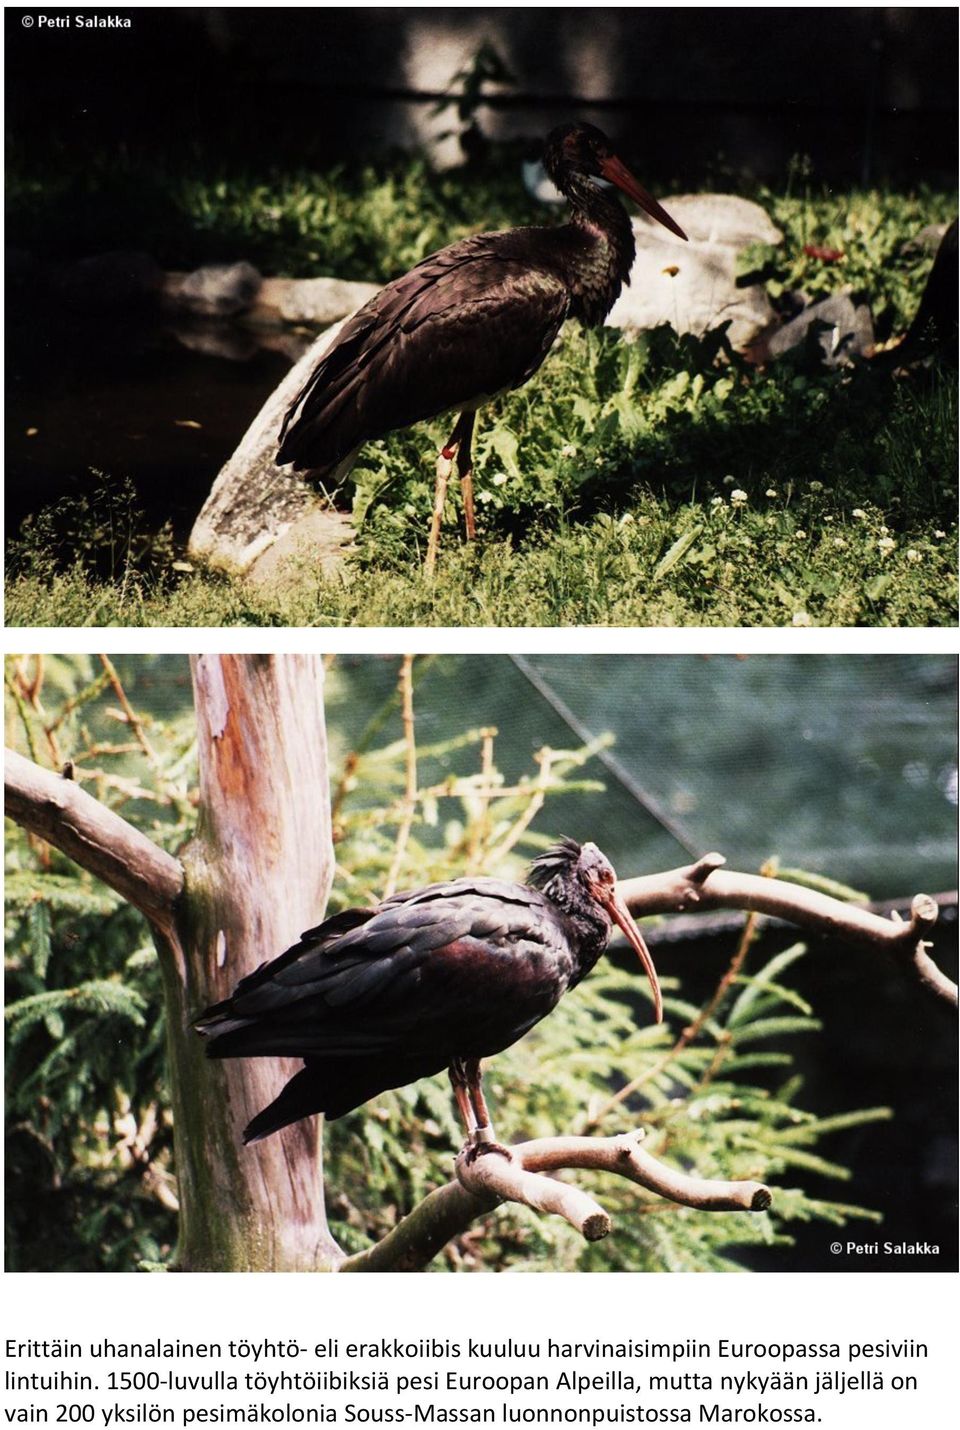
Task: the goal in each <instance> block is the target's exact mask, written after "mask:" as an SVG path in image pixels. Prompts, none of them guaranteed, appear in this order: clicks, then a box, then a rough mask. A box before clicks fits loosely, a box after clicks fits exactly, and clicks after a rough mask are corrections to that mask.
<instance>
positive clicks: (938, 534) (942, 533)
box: [933, 531, 947, 541]
mask: <svg viewBox="0 0 960 1430" xmlns="http://www.w3.org/2000/svg"><path fill="white" fill-rule="evenodd" d="M933 534H934V536H935V537H936V538H937V540H938V541H942V540H943V538H944V537H945V536H946V534H947V533H946V532H945V531H935V532H934V533H933Z"/></svg>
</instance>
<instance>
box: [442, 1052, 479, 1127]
mask: <svg viewBox="0 0 960 1430" xmlns="http://www.w3.org/2000/svg"><path fill="white" fill-rule="evenodd" d="M448 1074H449V1077H450V1086H451V1087H452V1088H453V1095H454V1097H455V1098H456V1100H457V1110H458V1112H459V1113H460V1120H461V1122H462V1123H463V1125H464V1127H465V1128H466V1133H467V1138H468V1140H469V1139H470V1138H472V1137H473V1136H474V1135H475V1134H476V1131H477V1119H476V1116H475V1114H474V1110H473V1107H472V1105H471V1101H470V1094H469V1092H468V1091H467V1073H466V1067H465V1065H464V1063H463V1062H462V1060H461V1059H460V1058H454V1060H453V1062H452V1063H451V1064H450V1067H449V1068H448Z"/></svg>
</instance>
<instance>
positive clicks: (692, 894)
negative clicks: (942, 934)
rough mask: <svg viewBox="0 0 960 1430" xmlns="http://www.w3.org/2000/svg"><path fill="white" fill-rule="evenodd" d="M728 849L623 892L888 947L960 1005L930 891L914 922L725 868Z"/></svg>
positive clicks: (671, 909) (667, 906) (646, 909)
mask: <svg viewBox="0 0 960 1430" xmlns="http://www.w3.org/2000/svg"><path fill="white" fill-rule="evenodd" d="M723 863H724V859H723V855H722V854H705V855H704V856H703V858H702V859H699V860H698V861H697V862H696V863H695V864H690V865H687V866H685V867H683V868H680V869H668V870H666V871H665V872H664V873H661V874H644V875H642V876H641V877H640V878H637V879H623V880H621V882H620V892H621V894H622V895H623V897H624V899H625V901H626V903H627V907H628V908H629V909H630V911H631V913H633V914H637V915H640V916H643V915H644V914H667V913H685V912H687V911H688V910H689V909H691V908H695V909H698V910H700V909H717V908H728V909H747V910H749V911H750V912H752V913H759V914H772V915H773V916H774V917H776V918H780V919H786V920H787V921H788V922H790V923H794V924H799V925H801V926H802V927H805V928H811V929H814V930H815V931H816V932H817V933H820V934H829V935H833V936H835V937H837V938H842V939H847V940H848V941H850V942H853V943H860V944H866V945H869V946H871V947H874V948H883V949H886V950H887V951H888V952H889V953H892V954H894V955H895V956H896V957H897V958H898V959H900V960H901V961H903V962H906V963H907V964H909V965H910V967H911V969H912V970H913V971H914V972H915V974H916V975H917V976H918V977H919V979H920V981H921V983H922V984H923V986H924V987H925V988H928V989H930V991H931V992H933V993H936V994H937V996H938V997H940V998H943V999H945V1000H946V1001H948V1002H950V1003H952V1004H953V1006H954V1007H956V1006H957V985H956V984H955V983H952V982H951V981H950V979H949V978H947V977H946V975H945V974H944V973H942V972H941V971H940V969H939V968H937V966H936V964H935V963H934V962H933V960H932V959H931V958H930V956H929V954H928V953H927V951H926V947H925V943H924V938H925V935H927V934H929V932H930V930H931V929H932V928H933V925H934V924H935V923H936V921H937V912H938V911H937V905H936V902H935V901H934V900H933V899H931V898H930V897H929V895H927V894H918V895H917V896H916V898H915V899H914V900H913V905H912V910H911V917H910V921H909V922H906V921H904V920H899V919H885V918H882V917H881V916H880V915H879V914H875V913H871V911H870V910H869V909H864V908H861V907H860V906H859V905H858V904H847V903H844V902H843V901H842V900H841V899H834V898H831V897H830V896H829V895H828V894H821V893H820V892H819V891H818V890H816V889H808V888H805V887H804V886H803V885H802V884H792V883H789V882H788V881H787V880H785V879H768V878H765V877H763V876H761V875H758V874H740V873H736V872H735V871H734V870H729V869H724V868H722V865H723Z"/></svg>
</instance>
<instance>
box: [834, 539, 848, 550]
mask: <svg viewBox="0 0 960 1430" xmlns="http://www.w3.org/2000/svg"><path fill="white" fill-rule="evenodd" d="M833 544H834V546H835V547H836V548H837V550H838V551H845V550H846V549H847V543H846V542H845V541H844V539H843V537H842V536H835V537H834V538H833Z"/></svg>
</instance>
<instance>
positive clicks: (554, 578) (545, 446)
mask: <svg viewBox="0 0 960 1430" xmlns="http://www.w3.org/2000/svg"><path fill="white" fill-rule="evenodd" d="M79 172H80V171H79V170H78V166H77V165H76V164H74V165H73V166H72V167H71V166H69V165H64V166H63V167H62V168H60V169H57V168H56V166H54V170H53V172H52V173H51V172H45V173H43V174H42V175H41V174H37V173H35V172H34V171H32V170H30V169H29V167H28V166H25V165H22V164H19V165H18V164H17V163H16V162H14V163H12V165H11V179H10V204H11V219H10V230H11V242H15V241H16V242H21V243H25V244H27V245H29V244H31V242H33V243H35V244H37V245H40V246H41V247H42V244H43V243H44V242H46V243H47V244H49V242H50V241H52V240H51V239H50V238H49V235H50V234H51V233H55V232H56V230H55V229H53V228H52V227H51V225H50V217H51V215H52V213H53V212H55V211H59V210H61V209H62V206H63V205H65V204H68V203H74V201H75V200H76V199H77V194H76V193H75V189H76V185H77V184H78V183H81V182H82V183H83V184H84V185H85V193H86V200H87V201H86V203H85V204H84V205H81V206H79V208H77V207H76V206H75V211H76V212H77V214H78V219H77V223H78V225H79V228H78V229H77V231H75V232H72V234H71V241H73V242H74V243H75V244H76V245H77V248H78V250H79V249H90V250H92V249H96V248H97V247H103V248H105V247H114V248H116V247H120V246H128V245H137V244H139V243H142V244H145V245H146V246H148V247H151V248H152V251H153V252H154V253H155V254H156V255H157V256H158V257H159V258H160V259H161V261H163V262H164V263H166V264H167V265H168V266H183V265H186V264H189V263H196V262H199V261H202V260H204V259H212V258H225V257H238V256H243V257H247V258H250V259H252V261H254V262H256V263H258V264H260V265H261V267H263V268H264V270H265V271H286V272H292V273H299V274H307V273H311V272H328V273H333V274H337V275H340V276H344V277H352V278H374V279H383V278H386V277H389V276H391V275H392V274H394V273H396V272H397V271H399V270H402V269H403V268H405V267H407V266H409V265H410V264H411V263H413V262H415V261H416V260H417V259H418V258H419V257H421V256H422V255H423V254H424V253H426V252H429V251H430V250H431V249H433V248H435V247H437V246H439V245H441V244H443V243H446V242H450V241H451V240H452V239H455V238H457V237H459V236H461V235H462V234H463V233H465V232H468V231H471V230H476V229H478V228H480V227H498V226H504V225H507V224H509V223H512V222H524V221H529V220H530V219H531V218H534V219H537V217H538V215H537V214H536V213H535V212H534V211H533V210H532V209H531V206H530V205H529V203H528V202H527V201H526V199H525V198H524V197H523V195H522V192H520V191H519V187H518V185H517V182H516V177H515V174H514V171H513V166H512V165H506V164H503V163H501V164H500V165H499V166H498V167H493V166H491V168H489V169H488V170H485V171H483V172H481V173H480V174H473V175H471V176H469V177H464V176H462V175H459V174H454V175H443V176H437V175H432V174H430V172H429V171H428V170H427V169H426V168H425V167H424V165H422V164H421V163H419V162H417V161H414V162H401V161H390V162H387V163H385V164H383V165H379V166H378V167H377V168H376V169H374V168H373V167H362V166H361V167H358V168H356V169H355V170H351V171H350V172H349V173H348V172H346V171H342V170H337V171H334V172H330V173H316V172H309V171H304V172H300V173H295V174H290V173H289V172H288V173H284V174H279V173H276V172H272V171H269V170H265V171H260V172H252V171H251V172H243V173H238V172H234V173H233V174H225V173H224V174H216V173H213V172H211V171H210V169H209V167H206V168H205V167H204V165H202V164H201V163H200V162H199V161H198V160H196V159H194V160H193V161H190V162H187V164H186V165H185V166H183V167H181V168H178V169H174V168H172V167H171V168H170V169H169V170H163V169H161V168H160V167H158V166H157V165H153V166H150V165H148V166H146V167H145V170H144V171H141V170H139V169H137V168H136V166H132V165H126V164H125V162H124V161H123V159H122V156H121V158H120V159H119V160H118V161H117V162H116V163H112V164H107V163H106V162H104V163H97V162H95V161H92V163H91V166H88V169H86V170H84V177H83V178H82V179H81V178H80V177H78V174H79ZM798 175H799V182H800V183H801V185H804V186H805V187H803V189H802V192H797V182H798ZM134 190H136V192H137V193H138V195H139V198H138V202H137V203H135V204H131V203H129V202H125V198H129V196H130V194H131V193H132V192H133V191H134ZM754 196H755V197H758V198H759V199H760V200H761V202H763V203H765V205H766V206H767V208H768V210H769V211H770V212H771V214H772V216H773V218H774V220H775V221H776V222H777V223H778V224H779V225H780V226H781V227H782V228H783V229H784V232H785V235H786V239H785V243H784V244H783V245H782V247H781V249H778V250H777V251H771V250H764V251H762V252H759V251H758V252H755V253H751V254H749V255H747V257H746V260H745V267H747V268H750V267H752V268H755V269H756V268H759V269H760V270H761V271H762V273H763V276H764V280H765V281H766V282H767V283H768V285H769V287H770V291H771V293H772V294H774V295H776V294H778V293H779V292H781V291H793V290H796V289H798V288H802V289H803V290H804V291H805V292H807V293H808V294H809V295H811V296H814V297H816V296H820V295H821V294H824V293H827V292H832V291H836V290H838V289H840V288H843V287H850V288H853V290H854V291H858V292H864V293H866V294H867V295H869V298H870V302H871V305H872V307H873V311H874V315H875V319H876V322H877V327H878V332H879V335H880V336H885V335H886V334H888V333H890V332H902V331H903V330H904V328H905V327H906V325H907V323H908V322H909V320H910V318H911V317H912V315H913V313H914V311H915V309H916V306H917V304H918V302H919V296H920V292H921V291H922V284H923V282H924V280H925V277H926V273H927V271H928V269H929V266H930V256H929V255H928V254H926V255H925V254H923V253H921V252H919V251H904V243H905V241H906V240H907V239H909V238H910V237H911V236H912V235H913V234H915V233H916V232H917V231H918V230H919V229H920V228H921V227H922V226H923V225H924V224H926V223H929V222H931V221H934V220H936V219H942V218H946V217H948V216H949V214H950V211H951V206H952V204H953V202H954V200H953V196H952V195H949V194H945V193H937V192H931V191H929V190H923V191H919V192H917V193H913V194H904V193H896V192H880V191H872V192H870V193H860V192H854V193H845V194H835V193H834V194H831V193H827V192H823V191H818V192H814V190H813V188H812V185H811V184H810V181H809V178H805V176H804V174H803V170H802V166H799V167H798V168H797V169H796V171H795V172H793V173H792V174H791V176H790V181H789V183H788V185H787V191H786V192H785V193H781V194H773V193H770V192H769V191H758V192H756V193H755V195H754ZM540 212H541V213H542V211H540ZM118 214H122V216H123V217H122V220H120V224H121V230H122V231H120V232H117V222H118V220H117V215H118ZM111 225H112V227H111ZM108 230H109V236H110V239H111V241H110V242H107V238H108ZM44 235H48V237H47V238H44ZM804 244H821V245H826V246H830V247H836V248H840V249H842V250H843V252H844V255H845V257H844V260H843V262H842V263H841V264H839V265H835V264H824V263H821V262H819V261H817V260H814V259H810V258H809V257H806V256H804V254H803V251H802V250H803V245H804ZM956 421H957V413H956V395H955V387H954V381H953V377H952V375H951V374H950V373H946V374H939V373H937V372H936V371H933V372H930V371H921V372H918V373H915V374H913V375H911V376H910V377H909V378H906V379H902V380H897V381H894V380H891V379H889V378H883V377H881V376H880V375H878V374H874V373H871V372H868V371H862V370H861V371H856V372H853V373H852V374H851V373H847V374H842V375H838V374H824V373H820V372H816V371H811V370H807V369H805V368H804V367H803V366H802V364H801V362H800V361H796V362H794V361H792V360H783V361H781V362H780V363H778V364H776V365H774V366H772V367H770V368H769V369H767V370H765V371H758V370H756V369H752V368H750V367H749V366H748V365H746V364H745V363H743V362H741V361H740V360H739V359H738V358H736V357H735V356H734V355H732V354H730V353H729V352H728V351H727V350H726V349H725V345H724V341H723V337H722V334H711V335H708V338H707V339H706V340H704V341H696V340H694V339H683V340H678V339H677V338H676V337H675V336H674V335H673V334H672V333H671V332H670V331H669V330H667V329H661V330H658V331H657V332H654V333H649V334H645V335H643V336H642V337H641V339H640V340H639V341H637V342H634V343H627V342H625V341H623V340H622V339H621V338H620V337H619V336H618V335H617V334H616V333H614V332H612V331H609V330H607V331H602V332H599V333H585V332H583V331H581V330H580V329H579V328H578V327H577V325H576V324H571V325H570V326H569V327H568V328H567V329H566V330H565V333H564V337H563V341H562V344H561V345H560V346H559V347H558V349H557V350H556V351H555V352H554V353H553V354H551V356H550V358H549V359H548V361H547V363H546V364H545V365H544V367H543V369H541V371H540V373H539V374H538V375H537V376H536V378H535V379H534V380H533V381H532V382H530V383H529V384H527V386H526V387H524V388H522V389H521V390H520V391H518V392H515V393H510V394H507V395H506V396H504V397H502V398H501V399H499V400H498V401H497V402H496V403H491V404H489V405H488V406H487V407H486V408H485V409H484V410H483V412H482V413H481V417H480V425H479V430H478V438H477V442H476V447H475V456H476V472H475V478H476V488H477V502H478V512H479V518H480V540H479V541H478V543H477V545H476V548H475V549H473V550H469V549H466V548H463V547H462V546H461V544H460V540H459V536H458V534H457V530H456V527H455V525H454V521H455V517H456V511H455V509H454V507H453V504H452V503H451V506H450V508H449V509H448V526H447V529H446V530H445V532H444V539H443V546H442V552H441V561H440V565H439V567H438V571H437V575H436V579H435V581H434V582H433V583H428V582H426V581H425V580H424V577H423V574H422V556H423V543H424V536H425V532H426V527H427V523H428V519H429V512H430V507H431V503H432V493H433V453H435V451H436V449H437V446H438V445H439V444H440V443H441V442H442V441H443V440H444V439H445V438H446V436H447V435H448V433H447V430H446V428H445V427H444V426H443V425H442V424H439V423H434V424H424V425H421V426H419V427H417V428H414V429H412V430H409V431H406V432H400V433H396V434H394V435H393V436H391V437H390V438H388V439H386V440H385V441H383V442H379V443H374V444H371V445H370V446H368V447H367V448H366V449H365V451H364V452H363V454H362V455H361V458H360V461H359V462H358V464H357V466H356V468H355V469H354V472H353V474H352V479H351V484H350V486H349V488H348V489H347V490H346V491H345V492H344V493H342V494H341V500H347V501H352V503H353V509H354V516H355V518H356V520H357V522H358V524H359V552H358V556H357V557H356V558H355V560H354V561H353V562H352V563H351V565H350V568H349V570H348V571H347V572H346V573H345V575H344V578H343V579H342V580H339V581H336V582H324V581H323V580H322V579H320V578H319V577H318V576H317V574H316V572H315V571H314V570H312V569H310V568H301V569H300V570H299V571H298V572H296V573H293V575H294V579H292V580H288V581H287V582H286V584H285V587H284V590H283V591H276V592H273V593H269V592H259V593H252V592H250V591H248V590H247V589H246V588H245V587H244V586H242V585H241V584H240V583H239V582H235V581H229V580H226V579H224V578H221V577H216V576H213V575H209V574H203V573H197V572H194V573H190V572H183V571H178V570H177V569H176V568H175V565H174V559H175V556H176V553H175V552H174V551H173V549H172V547H171V544H170V541H169V536H168V534H167V533H160V534H159V536H158V535H157V534H156V533H152V532H145V531H143V530H142V529H139V528H138V525H137V519H136V516H135V509H136V501H135V498H134V497H133V496H132V495H131V493H130V492H129V490H126V489H125V488H124V484H123V474H122V473H121V474H115V476H116V478H117V484H116V488H115V489H114V492H113V494H112V495H110V494H108V495H107V496H106V497H101V498H100V499H97V500H92V501H88V502H87V503H81V504H79V505H78V504H77V503H70V504H61V506H60V507H59V508H57V509H56V510H55V511H53V512H50V513H47V514H46V515H45V516H44V517H43V518H42V519H40V520H37V521H34V522H33V523H32V524H31V525H29V526H28V527H27V529H26V531H25V532H24V533H23V535H22V537H21V538H20V540H19V542H18V543H17V545H16V547H15V548H14V549H13V551H12V553H11V558H10V561H9V563H8V587H7V607H6V616H7V622H8V624H11V625H43V624H51V625H130V624H144V625H179V626H188V625H237V624H283V625H381V624H383V625H407V624H410V625H460V626H466V625H557V624H562V625H565V624H586V623H597V624H610V625H690V624H704V625H734V626H736V625H754V624H761V625H792V624H798V625H801V624H811V625H856V624H865V625H941V624H951V623H952V622H953V621H954V619H955V615H956V583H955V562H954V553H955V524H954V512H955V504H956V481H955V472H956V447H955V437H954V434H955V431H956ZM454 485H455V484H454ZM105 551H109V552H110V560H109V562H107V563H106V565H105V563H104V552H105Z"/></svg>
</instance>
